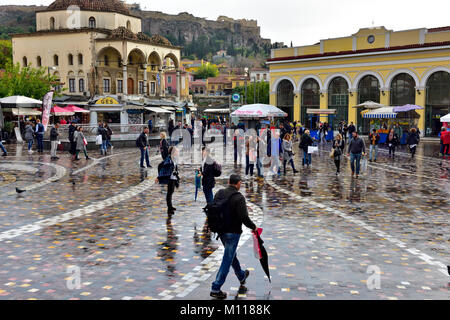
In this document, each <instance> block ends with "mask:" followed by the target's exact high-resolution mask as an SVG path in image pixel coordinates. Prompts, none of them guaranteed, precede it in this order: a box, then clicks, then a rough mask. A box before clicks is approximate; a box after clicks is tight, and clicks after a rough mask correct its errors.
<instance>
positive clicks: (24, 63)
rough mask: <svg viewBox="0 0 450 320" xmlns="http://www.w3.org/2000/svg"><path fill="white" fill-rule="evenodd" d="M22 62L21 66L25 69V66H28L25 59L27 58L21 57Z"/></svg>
mask: <svg viewBox="0 0 450 320" xmlns="http://www.w3.org/2000/svg"><path fill="white" fill-rule="evenodd" d="M22 62H23V66H24V67H27V66H28V59H27V57H23V58H22Z"/></svg>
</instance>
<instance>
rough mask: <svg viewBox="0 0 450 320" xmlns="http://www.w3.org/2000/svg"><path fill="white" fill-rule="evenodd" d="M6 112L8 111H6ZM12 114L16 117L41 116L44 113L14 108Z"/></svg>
mask: <svg viewBox="0 0 450 320" xmlns="http://www.w3.org/2000/svg"><path fill="white" fill-rule="evenodd" d="M4 110H5V111H6V110H8V109H4ZM11 111H12V114H13V115H15V116H40V115H42V112H41V111H39V110H34V109H30V108H20V109H18V108H12V109H11Z"/></svg>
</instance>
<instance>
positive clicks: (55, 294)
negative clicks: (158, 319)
mask: <svg viewBox="0 0 450 320" xmlns="http://www.w3.org/2000/svg"><path fill="white" fill-rule="evenodd" d="M7 147H8V150H9V152H10V156H9V157H7V158H2V159H1V160H0V199H1V201H0V261H1V264H0V299H124V300H127V299H166V300H170V299H187V300H209V299H210V297H209V291H210V286H211V282H212V281H213V280H214V277H215V275H216V272H217V270H218V267H219V265H220V261H221V254H222V251H221V246H219V244H218V242H217V241H216V240H215V239H212V237H211V235H210V234H208V233H207V232H206V229H205V215H204V213H203V211H202V208H203V207H204V206H205V199H204V196H203V193H202V192H200V193H199V198H198V201H197V202H196V201H194V190H195V187H194V181H193V171H194V169H195V168H196V166H195V165H193V164H191V163H189V161H188V162H187V163H188V164H185V165H182V166H181V168H180V169H181V174H182V183H181V186H180V189H179V190H177V191H176V192H175V195H174V205H175V207H177V208H178V210H177V212H176V215H175V216H174V217H173V218H172V219H168V218H167V211H166V205H165V194H166V191H165V187H162V186H159V185H155V184H154V179H155V175H156V170H155V169H154V168H153V169H149V170H148V171H142V170H141V169H140V168H139V165H138V160H139V154H138V153H139V151H138V150H136V149H118V150H115V152H114V154H112V155H110V156H108V157H106V158H102V157H101V156H100V155H99V152H98V151H97V152H94V153H92V155H91V156H93V157H94V158H95V159H94V160H89V161H86V160H81V161H79V162H75V163H74V162H71V161H70V158H69V155H68V154H60V157H61V159H60V160H58V161H56V162H51V161H50V157H49V155H47V154H46V155H43V156H40V155H38V154H33V155H31V156H30V155H28V154H26V152H25V151H23V150H20V149H18V150H17V149H16V146H7ZM438 147H439V145H435V144H430V145H428V144H427V145H426V146H425V147H421V148H420V149H419V151H418V155H417V157H416V159H414V160H411V159H410V156H409V155H408V154H407V153H406V151H405V150H400V152H399V153H398V154H397V157H396V158H395V159H391V158H389V157H388V156H387V152H386V151H385V150H380V153H379V159H378V162H377V163H369V164H368V165H367V169H365V170H364V172H363V174H362V176H361V177H360V179H358V180H356V179H352V178H351V171H350V168H349V163H348V159H345V160H344V161H343V172H342V174H341V175H339V176H336V175H335V167H334V163H333V162H332V160H331V159H330V158H329V156H328V149H327V147H324V148H323V149H321V151H320V153H319V155H314V156H313V165H312V167H311V168H302V167H301V164H299V163H300V160H299V155H300V153H299V152H298V150H297V152H296V153H297V154H296V160H295V161H296V166H297V167H298V168H297V169H299V170H300V173H298V174H296V175H293V174H292V170H291V169H290V168H288V171H287V175H286V176H284V175H280V176H278V175H270V176H267V177H266V179H256V178H249V179H246V180H245V182H244V183H243V187H242V192H243V194H244V195H245V196H246V197H247V200H248V206H249V212H250V216H251V218H252V219H253V220H254V221H255V222H256V224H257V225H258V226H261V227H262V228H263V229H264V232H263V235H262V237H263V239H264V241H265V242H266V248H267V250H268V253H269V262H270V271H271V275H272V283H269V281H268V279H267V278H266V277H265V275H264V273H263V271H262V269H261V267H260V265H259V261H258V260H256V259H255V258H254V254H253V244H252V239H251V237H250V233H249V231H248V230H245V232H244V234H243V236H242V238H241V244H240V245H241V246H240V249H239V251H238V257H239V259H240V261H241V264H242V266H243V267H245V268H247V269H249V270H250V272H251V275H250V278H249V279H248V281H247V285H246V288H239V283H238V281H237V279H236V277H235V276H234V274H233V273H232V272H230V275H229V276H228V278H227V282H226V283H225V285H224V287H223V290H224V291H226V292H228V293H229V299H238V300H255V299H258V300H261V299H265V300H273V299H276V300H279V299H283V300H296V299H298V300H307V299H315V300H320V299H449V298H450V291H449V289H450V277H449V275H448V273H447V269H446V266H447V265H448V264H450V259H449V257H450V235H449V234H450V232H449V231H450V228H449V214H450V196H449V195H450V160H444V161H442V160H441V159H439V158H437V157H435V155H436V149H438ZM155 152H156V151H155V150H154V148H153V152H152V157H153V158H152V164H153V166H154V167H156V166H157V164H158V163H159V162H160V156H159V155H156V154H155ZM244 169H245V167H244V166H240V165H237V166H235V165H232V164H231V165H224V167H223V179H221V180H219V181H218V183H217V186H216V189H215V191H216V192H217V190H219V188H220V187H221V186H224V185H225V183H226V180H225V179H226V178H227V177H228V176H229V175H230V174H231V173H232V172H239V173H241V175H243V176H244ZM255 171H256V170H255ZM267 171H268V169H266V172H267ZM16 187H19V188H21V189H26V190H27V191H26V192H25V193H22V194H17V193H16V192H15V188H16ZM374 270H375V271H376V272H375V274H374ZM378 272H379V282H377V281H375V282H374V281H373V279H375V278H374V276H377V273H378ZM78 275H79V278H78V277H77V276H78ZM77 279H80V281H79V283H78V282H77ZM373 283H375V284H378V286H376V287H377V288H373V287H371V289H369V287H370V284H373ZM78 284H79V286H77V285H78ZM368 284H369V286H368Z"/></svg>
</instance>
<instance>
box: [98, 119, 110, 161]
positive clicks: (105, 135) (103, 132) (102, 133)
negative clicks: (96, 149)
mask: <svg viewBox="0 0 450 320" xmlns="http://www.w3.org/2000/svg"><path fill="white" fill-rule="evenodd" d="M97 135H99V136H102V144H101V145H100V153H101V154H102V155H106V150H107V149H106V141H107V140H108V131H106V129H105V127H104V126H103V123H102V122H99V123H98V129H97Z"/></svg>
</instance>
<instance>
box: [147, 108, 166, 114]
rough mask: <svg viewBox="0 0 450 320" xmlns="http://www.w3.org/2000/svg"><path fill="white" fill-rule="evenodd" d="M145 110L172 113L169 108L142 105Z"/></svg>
mask: <svg viewBox="0 0 450 320" xmlns="http://www.w3.org/2000/svg"><path fill="white" fill-rule="evenodd" d="M144 109H145V110H148V111H150V112H154V113H169V114H170V113H172V112H171V111H169V110H166V109H163V108H159V107H144Z"/></svg>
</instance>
